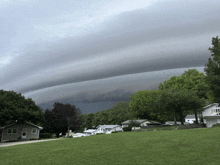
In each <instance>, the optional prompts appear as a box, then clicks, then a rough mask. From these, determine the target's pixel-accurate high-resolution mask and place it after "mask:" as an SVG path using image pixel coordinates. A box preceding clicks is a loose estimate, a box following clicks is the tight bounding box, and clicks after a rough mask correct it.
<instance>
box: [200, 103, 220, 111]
mask: <svg viewBox="0 0 220 165" xmlns="http://www.w3.org/2000/svg"><path fill="white" fill-rule="evenodd" d="M218 105H219V104H218V103H213V104H209V105H207V106H205V107H203V109H204V110H205V109H206V108H209V107H212V106H217V107H218Z"/></svg>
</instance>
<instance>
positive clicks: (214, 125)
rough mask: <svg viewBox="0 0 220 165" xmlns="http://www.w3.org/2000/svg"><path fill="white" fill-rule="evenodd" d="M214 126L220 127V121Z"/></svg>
mask: <svg viewBox="0 0 220 165" xmlns="http://www.w3.org/2000/svg"><path fill="white" fill-rule="evenodd" d="M212 127H220V123H217V124H213V125H212Z"/></svg>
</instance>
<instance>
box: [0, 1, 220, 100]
mask: <svg viewBox="0 0 220 165" xmlns="http://www.w3.org/2000/svg"><path fill="white" fill-rule="evenodd" d="M49 2H50V1H45V2H44V3H45V6H46V4H49ZM103 2H104V1H103ZM35 3H36V6H37V5H39V4H38V3H37V2H35ZM77 3H79V2H77ZM69 5H70V6H71V5H73V4H69ZM76 5H79V4H76ZM80 5H82V4H80ZM24 6H25V5H24ZM60 6H61V7H60V8H59V7H58V6H57V5H56V4H52V6H51V8H50V10H48V11H47V10H46V8H42V9H41V10H42V13H39V15H36V13H35V12H36V11H38V8H35V6H31V7H30V9H28V11H27V12H28V13H30V14H31V13H32V15H31V17H28V16H26V17H24V18H22V19H21V18H20V19H18V22H17V23H13V20H15V17H13V19H12V20H10V21H8V22H10V23H11V24H12V25H10V26H14V25H18V26H19V29H20V30H19V29H16V28H10V27H9V28H6V25H5V27H3V30H0V32H1V31H4V29H7V30H8V33H9V34H10V35H8V36H7V35H6V36H5V37H6V39H7V37H10V36H11V37H13V36H14V37H15V38H14V39H13V41H14V43H12V44H11V45H14V47H12V48H11V47H7V48H6V49H4V50H3V51H2V57H3V60H4V58H6V59H9V62H7V63H6V64H3V65H2V66H0V68H1V72H0V88H2V89H5V90H12V89H13V90H15V91H17V92H21V93H24V94H25V95H26V96H29V97H32V98H34V99H35V100H36V102H37V103H38V104H46V102H52V101H54V100H65V101H67V100H71V101H73V102H74V101H75V102H84V103H86V102H105V101H108V100H110V101H112V102H114V101H116V100H124V99H125V98H126V97H128V96H129V95H130V93H132V92H135V91H137V90H141V89H142V90H143V89H146V88H148V89H155V88H156V87H157V86H158V84H159V83H160V82H161V81H164V80H165V79H168V78H169V77H171V76H172V75H176V74H177V73H176V72H173V70H172V69H174V70H175V69H180V70H181V72H180V71H178V74H181V73H182V72H183V71H184V70H183V69H181V68H185V69H187V68H191V67H199V68H200V70H201V68H203V67H204V66H205V63H206V62H207V61H208V58H209V57H210V52H209V51H208V47H210V46H211V38H212V37H215V36H217V35H218V33H219V32H220V30H219V26H220V23H219V18H220V16H219V15H218V14H216V13H218V10H219V6H220V2H219V1H217V0H216V1H212V2H205V1H202V3H201V1H197V0H196V1H178V2H176V1H173V0H170V1H162V2H158V3H155V5H150V6H148V7H146V8H142V9H136V10H130V11H126V12H121V13H119V14H118V13H117V14H115V15H110V16H108V17H107V18H108V19H107V18H105V19H103V20H102V21H97V20H96V19H95V18H94V20H93V16H94V15H96V14H97V13H95V12H92V14H91V15H88V13H86V12H85V11H84V12H85V13H83V14H85V15H83V18H84V17H86V16H87V17H88V19H89V21H90V19H91V21H90V25H88V26H85V27H84V26H82V27H83V29H84V30H85V32H84V33H79V35H66V36H65V35H64V36H63V37H62V38H61V37H56V36H53V37H52V38H51V39H48V40H46V39H45V40H44V39H42V40H41V39H40V37H39V38H37V39H36V40H30V44H27V41H28V39H29V38H28V37H34V35H36V36H42V35H43V34H45V32H43V30H39V31H38V30H37V29H41V28H44V26H48V27H53V26H54V28H56V25H59V23H61V24H62V23H63V22H64V23H68V19H67V21H66V20H63V22H62V21H61V22H59V21H60V20H62V19H61V18H64V17H65V18H66V14H67V15H68V12H70V8H68V9H67V11H68V12H65V11H64V10H63V8H64V7H67V6H68V5H67V4H65V3H64V4H61V5H60ZM79 8H80V7H79ZM32 9H33V10H32ZM54 9H57V11H55V10H54ZM49 11H51V13H49ZM58 11H59V12H60V15H61V16H60V17H59V12H58ZM2 13H4V15H7V12H6V10H3V12H2ZM15 13H16V14H17V15H19V13H20V14H21V15H22V11H21V10H20V9H19V8H16V10H15ZM73 13H74V14H76V15H77V14H79V13H77V12H73ZM73 13H71V14H73ZM53 14H54V18H56V19H53V20H52V21H51V19H52V18H53V16H52V15H53ZM43 15H45V17H44V16H43ZM77 16H79V15H77ZM7 18H12V16H11V17H10V15H9V16H7ZM31 18H32V19H31ZM68 18H69V17H68ZM79 18H82V17H80V16H79ZM79 18H76V19H75V18H74V21H75V20H76V22H77V21H79V20H80V19H79ZM3 20H4V22H7V21H5V20H7V19H6V18H4V19H3ZM70 21H72V20H70ZM96 21H97V22H98V23H97V22H96ZM19 22H20V24H19ZM28 22H30V24H27V23H28ZM47 22H48V23H47ZM21 23H23V25H21ZM38 24H39V25H38ZM80 26H81V25H80ZM68 27H69V25H68ZM63 29H64V30H65V28H63ZM26 31H27V34H25V32H26ZM51 31H53V29H51ZM13 32H16V33H18V34H16V35H15V34H14V33H13ZM41 32H42V34H41ZM59 32H60V31H59ZM35 33H36V34H35ZM69 33H70V34H71V31H70V32H69ZM52 34H53V33H51V35H52ZM64 34H65V32H64ZM66 34H67V33H66ZM74 34H75V33H74ZM23 35H24V36H23ZM29 35H30V36H29ZM22 36H23V37H22ZM16 37H17V38H16ZM19 41H21V42H22V43H23V45H22V44H19ZM8 45H9V44H8ZM5 46H7V44H5ZM9 49H11V50H10V51H9ZM5 54H6V55H5ZM2 57H0V60H1V58H2ZM1 63H4V62H1ZM1 63H0V64H1ZM155 71H158V72H155ZM163 72H165V73H166V74H168V75H167V76H166V77H163V74H159V75H160V76H159V77H155V73H163ZM141 74H142V75H143V76H148V77H147V79H146V78H145V79H142V77H141V76H140V75H141ZM125 77H127V78H125ZM137 80H138V81H137ZM102 83H103V84H102ZM121 84H126V85H127V87H126V88H124V87H122V86H121ZM126 85H125V86H126ZM71 92H72V93H71Z"/></svg>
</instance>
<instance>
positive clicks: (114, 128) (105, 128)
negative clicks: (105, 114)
mask: <svg viewBox="0 0 220 165" xmlns="http://www.w3.org/2000/svg"><path fill="white" fill-rule="evenodd" d="M96 128H97V133H105V134H110V133H111V132H112V131H117V132H122V127H121V126H120V125H99V126H97V127H96Z"/></svg>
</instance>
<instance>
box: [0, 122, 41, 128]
mask: <svg viewBox="0 0 220 165" xmlns="http://www.w3.org/2000/svg"><path fill="white" fill-rule="evenodd" d="M17 124H18V123H13V124H9V125H6V126H4V127H0V130H1V129H4V128H7V127H10V126H13V125H17ZM25 124H29V125H32V126H34V127H37V128H39V129H40V130H42V129H43V127H40V126H38V125H35V124H32V123H28V122H26V123H25Z"/></svg>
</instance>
